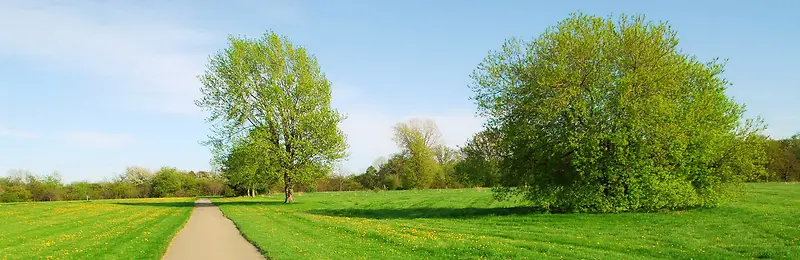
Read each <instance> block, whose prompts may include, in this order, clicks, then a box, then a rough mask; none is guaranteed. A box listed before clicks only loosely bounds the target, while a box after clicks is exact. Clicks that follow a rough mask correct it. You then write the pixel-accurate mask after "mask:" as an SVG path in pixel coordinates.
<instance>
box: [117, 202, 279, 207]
mask: <svg viewBox="0 0 800 260" xmlns="http://www.w3.org/2000/svg"><path fill="white" fill-rule="evenodd" d="M112 204H117V205H126V206H146V207H178V208H181V207H213V206H222V205H239V206H258V205H281V204H283V202H280V201H225V202H214V203H195V202H193V201H183V202H181V201H169V202H168V201H164V202H158V201H148V202H114V203H112Z"/></svg>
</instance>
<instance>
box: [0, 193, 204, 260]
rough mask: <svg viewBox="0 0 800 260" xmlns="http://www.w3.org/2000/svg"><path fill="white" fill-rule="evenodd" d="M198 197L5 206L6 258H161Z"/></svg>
mask: <svg viewBox="0 0 800 260" xmlns="http://www.w3.org/2000/svg"><path fill="white" fill-rule="evenodd" d="M193 201H194V198H176V199H131V200H101V201H72V202H36V203H12V204H0V259H159V258H161V256H162V255H163V254H164V252H165V251H166V249H167V246H168V245H169V243H170V241H171V240H172V237H174V236H175V234H177V232H178V231H179V230H180V229H181V228H182V227H183V226H184V224H185V223H186V221H187V220H188V218H189V215H190V214H191V212H192V207H193V205H194V204H193Z"/></svg>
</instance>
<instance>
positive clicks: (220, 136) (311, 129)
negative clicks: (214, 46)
mask: <svg viewBox="0 0 800 260" xmlns="http://www.w3.org/2000/svg"><path fill="white" fill-rule="evenodd" d="M228 41H229V46H228V47H227V48H225V49H224V50H222V51H220V52H218V53H217V54H215V55H212V56H211V57H210V58H209V63H208V65H207V69H206V72H205V74H203V75H201V76H200V81H201V82H202V84H203V86H202V88H201V92H202V93H203V97H202V99H200V100H198V101H196V104H197V105H198V106H200V107H201V108H203V109H205V110H207V111H209V112H210V113H211V115H210V116H209V117H208V121H209V122H212V123H213V126H212V131H213V133H214V134H213V135H212V136H211V137H210V138H209V140H208V142H207V144H209V145H210V146H211V147H212V151H214V153H215V156H216V157H217V158H222V157H224V155H225V154H228V153H229V152H230V151H231V149H232V148H233V143H234V141H235V140H240V139H242V138H249V139H251V140H250V141H252V142H254V143H257V144H258V145H256V147H258V149H261V151H262V152H263V153H264V154H270V157H271V158H270V159H271V160H272V161H273V162H274V163H276V165H277V167H276V169H277V170H278V171H279V174H280V175H281V176H282V181H283V185H284V193H285V195H286V199H285V202H286V203H289V202H293V201H294V194H293V191H292V187H293V186H294V185H295V184H303V183H310V182H311V181H313V180H314V179H315V178H317V177H321V176H325V175H326V174H327V173H328V172H329V171H330V170H331V168H332V165H333V164H334V163H335V162H337V161H339V160H341V159H343V158H344V157H345V156H346V154H345V150H346V146H347V145H346V143H345V136H344V133H343V132H342V131H341V130H340V129H339V123H340V122H341V121H342V120H343V119H344V117H343V116H342V115H341V114H339V113H338V112H337V111H336V110H334V109H333V108H331V105H330V101H331V83H330V82H329V81H328V79H327V78H326V77H325V74H323V73H322V72H321V71H320V68H319V65H318V63H317V59H316V58H315V57H314V56H313V55H310V54H309V53H308V52H307V51H306V49H305V48H303V47H301V46H295V45H294V44H292V43H291V42H290V41H289V39H288V38H287V37H285V36H279V35H277V34H275V33H274V32H267V33H266V34H264V35H263V37H261V38H257V39H248V38H243V37H235V36H231V37H229V38H228Z"/></svg>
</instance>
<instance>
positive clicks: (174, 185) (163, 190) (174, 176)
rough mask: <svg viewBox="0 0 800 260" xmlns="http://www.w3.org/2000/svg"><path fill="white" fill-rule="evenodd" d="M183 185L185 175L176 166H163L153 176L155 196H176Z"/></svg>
mask: <svg viewBox="0 0 800 260" xmlns="http://www.w3.org/2000/svg"><path fill="white" fill-rule="evenodd" d="M182 187H183V177H182V176H181V173H180V172H179V171H178V169H176V168H172V167H162V168H161V169H160V170H158V171H157V172H156V174H155V176H154V177H153V196H154V197H173V196H176V195H177V194H178V193H179V192H180V191H181V188H182Z"/></svg>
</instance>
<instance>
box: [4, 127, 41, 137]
mask: <svg viewBox="0 0 800 260" xmlns="http://www.w3.org/2000/svg"><path fill="white" fill-rule="evenodd" d="M0 137H12V138H22V139H33V138H36V137H38V135H37V134H35V133H32V132H26V131H19V130H13V129H8V128H3V127H0Z"/></svg>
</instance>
